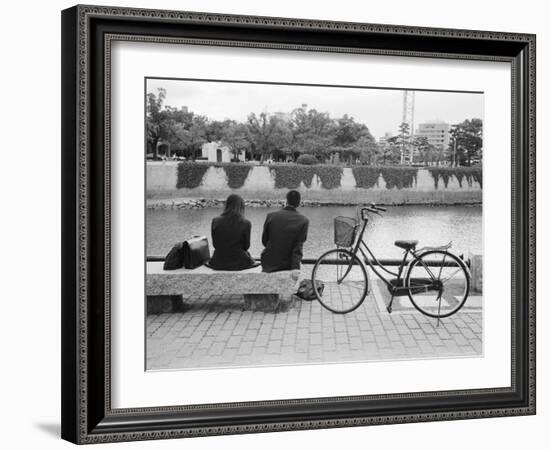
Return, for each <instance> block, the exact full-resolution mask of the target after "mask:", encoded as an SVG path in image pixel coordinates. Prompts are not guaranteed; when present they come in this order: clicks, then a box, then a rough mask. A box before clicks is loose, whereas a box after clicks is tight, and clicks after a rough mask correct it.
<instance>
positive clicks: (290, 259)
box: [262, 206, 309, 272]
mask: <svg viewBox="0 0 550 450" xmlns="http://www.w3.org/2000/svg"><path fill="white" fill-rule="evenodd" d="M308 226H309V220H308V219H307V217H305V216H303V215H302V214H300V213H299V212H298V211H296V209H295V208H292V207H290V206H287V207H286V208H283V209H281V210H279V211H275V212H272V213H269V214H268V215H267V217H266V219H265V223H264V231H263V234H262V244H263V245H264V247H265V249H264V251H263V252H262V268H263V271H264V272H275V271H277V270H290V269H299V268H300V262H301V261H302V246H303V244H304V242H305V241H306V239H307V230H308Z"/></svg>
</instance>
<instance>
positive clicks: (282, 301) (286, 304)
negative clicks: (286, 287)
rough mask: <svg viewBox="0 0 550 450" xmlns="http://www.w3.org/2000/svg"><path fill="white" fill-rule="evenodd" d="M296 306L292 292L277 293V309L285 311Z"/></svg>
mask: <svg viewBox="0 0 550 450" xmlns="http://www.w3.org/2000/svg"><path fill="white" fill-rule="evenodd" d="M295 306H296V296H295V295H294V294H288V295H279V311H280V312H287V311H289V310H291V309H292V308H294V307H295Z"/></svg>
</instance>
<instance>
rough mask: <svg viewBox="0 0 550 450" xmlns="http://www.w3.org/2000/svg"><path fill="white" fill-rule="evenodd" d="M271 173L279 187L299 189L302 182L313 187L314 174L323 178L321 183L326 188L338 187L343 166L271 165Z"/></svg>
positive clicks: (276, 186) (276, 185)
mask: <svg viewBox="0 0 550 450" xmlns="http://www.w3.org/2000/svg"><path fill="white" fill-rule="evenodd" d="M269 170H270V171H271V173H273V174H274V175H275V188H277V189H297V188H298V187H300V184H301V183H304V185H305V186H306V187H308V188H309V187H311V183H312V181H313V175H317V176H318V177H319V178H320V179H321V185H322V186H323V188H324V189H336V188H339V187H340V186H341V182H342V172H343V170H342V168H341V167H338V166H327V165H321V164H318V165H315V166H305V165H273V166H270V167H269Z"/></svg>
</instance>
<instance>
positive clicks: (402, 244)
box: [395, 241, 418, 250]
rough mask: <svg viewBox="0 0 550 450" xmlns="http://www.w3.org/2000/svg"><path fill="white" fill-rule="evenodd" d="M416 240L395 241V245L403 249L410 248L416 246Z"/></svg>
mask: <svg viewBox="0 0 550 450" xmlns="http://www.w3.org/2000/svg"><path fill="white" fill-rule="evenodd" d="M416 244H418V241H395V245H396V246H397V247H399V248H402V249H403V250H412V249H414V248H415V247H416Z"/></svg>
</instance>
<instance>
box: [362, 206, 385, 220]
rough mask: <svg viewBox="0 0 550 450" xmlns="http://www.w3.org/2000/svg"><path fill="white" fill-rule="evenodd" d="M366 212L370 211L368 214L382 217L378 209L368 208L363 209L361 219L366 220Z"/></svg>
mask: <svg viewBox="0 0 550 450" xmlns="http://www.w3.org/2000/svg"><path fill="white" fill-rule="evenodd" d="M365 211H368V212H370V213H373V214H378V215H379V216H381V215H382V214H380V212H378V211H377V210H376V209H373V208H368V207H365V208H361V219H363V220H365Z"/></svg>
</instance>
